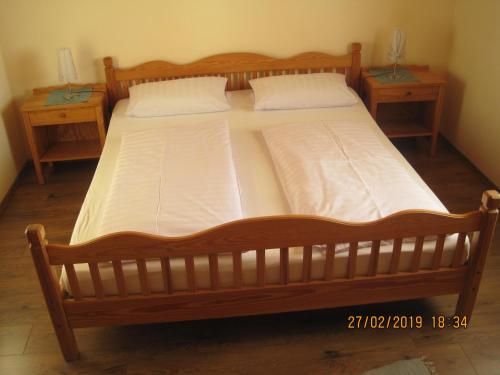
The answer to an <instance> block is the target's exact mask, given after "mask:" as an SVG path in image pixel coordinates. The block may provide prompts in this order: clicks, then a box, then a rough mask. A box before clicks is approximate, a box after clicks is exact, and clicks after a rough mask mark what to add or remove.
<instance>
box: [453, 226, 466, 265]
mask: <svg viewBox="0 0 500 375" xmlns="http://www.w3.org/2000/svg"><path fill="white" fill-rule="evenodd" d="M466 238H467V234H466V233H459V234H458V238H457V244H456V246H455V252H454V253H453V261H452V263H451V266H452V267H459V266H460V265H461V264H462V262H463V260H464V255H465V254H464V252H465V239H466Z"/></svg>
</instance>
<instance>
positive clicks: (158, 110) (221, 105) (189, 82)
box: [126, 77, 230, 117]
mask: <svg viewBox="0 0 500 375" xmlns="http://www.w3.org/2000/svg"><path fill="white" fill-rule="evenodd" d="M226 82H227V78H225V77H193V78H182V79H173V80H169V81H158V82H148V83H142V84H139V85H135V86H132V87H130V89H129V93H130V100H129V103H128V107H127V112H126V114H127V116H132V117H153V116H167V115H179V114H187V113H204V112H220V111H227V110H228V109H229V108H230V106H229V103H228V102H227V99H226V95H225V88H226Z"/></svg>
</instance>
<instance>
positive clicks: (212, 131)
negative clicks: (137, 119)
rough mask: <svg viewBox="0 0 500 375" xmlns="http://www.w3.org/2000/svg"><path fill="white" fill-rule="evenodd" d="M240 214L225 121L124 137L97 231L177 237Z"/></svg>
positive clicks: (142, 132) (231, 218) (157, 130)
mask: <svg viewBox="0 0 500 375" xmlns="http://www.w3.org/2000/svg"><path fill="white" fill-rule="evenodd" d="M241 218H242V211H241V202H240V193H239V188H238V181H237V178H236V172H235V168H234V162H233V156H232V150H231V141H230V139H229V131H228V128H227V125H226V123H225V122H215V123H214V122H211V123H210V122H209V123H201V124H194V125H193V124H191V125H185V126H177V127H165V128H159V129H149V130H142V131H141V130H138V131H130V132H127V133H125V134H124V135H123V137H122V142H121V147H120V152H119V154H118V159H117V165H116V168H115V170H114V175H113V180H112V184H111V189H110V194H109V195H108V199H107V201H106V204H105V206H104V211H103V216H102V223H101V227H100V230H101V234H107V233H113V232H118V231H139V232H144V233H150V234H159V235H164V236H182V235H187V234H190V233H194V232H198V231H201V230H204V229H208V228H210V227H213V226H216V225H219V224H222V223H225V222H228V221H233V220H238V219H241Z"/></svg>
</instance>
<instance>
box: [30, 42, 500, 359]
mask: <svg viewBox="0 0 500 375" xmlns="http://www.w3.org/2000/svg"><path fill="white" fill-rule="evenodd" d="M104 64H105V69H106V79H107V87H108V93H109V100H110V103H111V105H114V104H115V103H116V101H117V100H119V99H121V98H126V97H128V88H129V87H130V86H131V85H134V84H138V83H141V82H146V81H151V80H160V79H171V78H177V77H188V76H199V75H223V76H227V77H228V78H229V80H228V87H227V89H228V90H239V89H245V88H248V80H249V79H250V78H252V77H257V76H259V77H260V76H265V75H274V74H284V73H286V74H295V73H308V72H316V71H341V72H343V73H346V75H347V80H348V84H349V85H350V86H351V87H352V88H354V89H356V90H357V89H358V87H359V73H360V45H359V44H358V43H354V44H353V45H352V51H351V53H349V54H347V55H344V56H330V55H327V54H323V53H305V54H301V55H298V56H295V57H292V58H288V59H275V58H271V57H267V56H262V55H256V54H248V53H235V54H223V55H217V56H213V57H209V58H206V59H203V60H200V61H198V62H195V63H192V64H187V65H175V64H170V63H167V62H163V61H155V62H149V63H145V64H142V65H139V66H137V67H134V68H130V69H117V68H115V67H114V66H113V62H112V59H111V58H109V57H106V58H105V59H104ZM499 204H500V195H499V194H498V192H496V191H487V192H485V193H484V194H483V198H482V203H481V206H480V208H479V209H478V210H477V211H473V212H469V213H467V214H461V215H452V214H442V213H433V212H428V211H405V212H400V213H397V214H394V215H391V216H389V217H386V218H384V219H381V220H377V221H373V222H367V223H347V222H340V221H335V220H330V219H327V218H322V217H313V216H301V215H289V216H274V217H258V218H249V219H244V220H239V221H236V222H231V223H227V224H224V225H221V226H218V227H214V228H211V229H209V230H206V231H203V232H200V233H196V234H193V235H190V236H185V237H176V238H166V237H157V236H152V235H147V234H143V233H133V232H121V233H115V234H111V235H107V236H103V237H100V238H97V239H95V240H93V241H90V242H88V243H84V244H80V245H73V246H70V245H61V244H52V243H49V242H48V241H47V239H46V236H45V230H44V228H43V226H42V225H40V224H35V225H30V226H28V228H27V230H26V236H27V239H28V242H29V244H30V247H31V252H32V255H33V260H34V264H35V267H36V270H37V273H38V277H39V279H40V284H41V287H42V290H43V294H44V297H45V301H46V303H47V307H48V310H49V313H50V317H51V319H52V323H53V325H54V329H55V331H56V334H57V337H58V340H59V344H60V346H61V350H62V353H63V355H64V358H65V359H66V360H68V361H70V360H75V359H77V358H78V357H79V352H78V347H77V344H76V341H75V337H74V334H73V329H74V328H83V327H92V326H108V325H127V324H143V323H156V322H172V321H180V320H193V319H209V318H221V317H230V316H241V315H253V314H268V313H277V312H285V311H299V310H310V309H321V308H331V307H337V306H350V305H357V304H367V303H377V302H385V301H396V300H406V299H414V298H425V297H430V296H437V295H443V294H459V298H458V303H457V307H456V314H457V315H460V316H466V317H467V318H470V316H471V313H472V310H473V307H474V303H475V300H476V295H477V291H478V287H479V283H480V281H481V277H482V270H483V268H484V264H485V260H486V255H487V252H488V248H489V247H490V244H491V240H492V236H493V233H494V227H495V224H496V221H497V217H498V207H499ZM453 233H458V236H457V238H458V240H457V243H456V247H455V250H454V256H453V261H452V264H451V266H449V267H440V263H441V257H442V254H443V244H444V240H445V236H446V235H447V234H453ZM428 236H437V237H436V238H437V240H436V246H435V250H434V255H433V264H432V267H430V268H428V269H421V267H420V259H421V256H422V248H423V242H424V237H428ZM404 238H416V241H415V248H414V252H413V257H412V262H411V269H410V270H409V271H408V272H398V266H399V260H400V255H401V248H402V242H403V239H404ZM467 238H469V239H470V240H471V241H470V243H471V249H470V254H469V258H468V260H467V262H466V263H465V264H464V263H463V260H464V258H465V252H466V247H465V243H466V240H467ZM385 240H394V241H393V250H392V255H391V261H390V270H389V272H388V273H387V274H377V272H376V270H377V265H378V259H379V254H380V246H381V241H385ZM366 241H370V242H371V253H370V258H369V270H368V273H367V274H366V275H364V276H357V275H356V262H355V260H356V257H357V253H358V243H360V242H366ZM340 243H349V244H350V245H349V251H348V265H347V276H346V277H343V278H337V277H333V273H332V269H333V264H334V262H335V260H336V256H335V252H334V248H335V244H340ZM318 244H322V245H326V247H325V276H324V278H323V279H322V280H311V263H312V247H313V245H318ZM292 247H303V258H302V280H301V281H300V282H290V281H289V278H288V260H289V249H290V248H292ZM276 248H279V249H280V281H279V283H276V284H271V283H268V282H267V281H266V257H265V254H266V250H269V249H276ZM248 250H256V251H255V254H256V262H257V267H256V273H257V275H256V276H257V284H256V285H255V286H243V280H242V252H244V251H248ZM222 253H224V254H228V253H230V254H232V260H233V262H232V264H233V285H234V286H233V287H231V288H221V287H220V285H219V263H218V256H219V255H220V254H222ZM197 256H205V257H207V256H208V259H209V270H210V282H211V289H199V288H198V285H197V280H196V273H195V267H194V257H197ZM172 258H183V259H184V262H185V266H186V273H187V280H188V287H189V288H188V290H187V291H174V290H173V288H172V284H171V274H170V272H171V271H170V260H171V259H172ZM158 259H159V260H160V261H161V269H162V275H163V281H164V291H163V292H160V293H153V292H152V291H151V285H150V281H149V279H148V270H147V266H146V262H147V261H148V260H158ZM123 261H128V262H130V261H134V262H136V263H137V270H138V274H139V278H140V285H141V293H140V294H130V293H129V292H128V288H127V282H126V279H125V277H124V273H123V267H122V262H123ZM80 263H88V265H89V270H90V273H91V278H92V282H93V285H94V289H95V296H94V297H83V296H82V293H81V290H80V286H79V282H78V278H77V274H76V271H75V267H74V265H75V264H80ZM98 263H112V266H113V271H114V278H115V281H116V286H117V289H118V292H119V293H118V295H113V296H111V295H109V296H108V295H106V294H105V291H104V288H103V284H102V280H101V275H100V271H99V267H98ZM61 265H64V267H65V269H66V272H67V276H68V281H69V284H70V286H71V290H72V296H67V295H66V294H65V293H63V291H62V290H61V286H60V284H59V281H58V279H57V277H56V273H55V270H54V267H55V266H61Z"/></svg>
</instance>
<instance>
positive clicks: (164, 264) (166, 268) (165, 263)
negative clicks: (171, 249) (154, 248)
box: [160, 257, 174, 294]
mask: <svg viewBox="0 0 500 375" xmlns="http://www.w3.org/2000/svg"><path fill="white" fill-rule="evenodd" d="M160 263H161V274H162V276H163V288H164V289H165V292H167V293H168V294H172V293H173V292H174V289H173V287H172V270H171V268H170V258H168V257H163V258H160Z"/></svg>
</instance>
